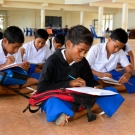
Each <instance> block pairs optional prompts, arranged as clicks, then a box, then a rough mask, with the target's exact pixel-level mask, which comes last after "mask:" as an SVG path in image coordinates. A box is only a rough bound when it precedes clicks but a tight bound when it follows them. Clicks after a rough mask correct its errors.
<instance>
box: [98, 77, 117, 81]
mask: <svg viewBox="0 0 135 135" xmlns="http://www.w3.org/2000/svg"><path fill="white" fill-rule="evenodd" d="M98 78H99V79H101V80H105V81H110V82H119V81H118V80H114V79H113V78H109V77H103V78H100V77H98Z"/></svg>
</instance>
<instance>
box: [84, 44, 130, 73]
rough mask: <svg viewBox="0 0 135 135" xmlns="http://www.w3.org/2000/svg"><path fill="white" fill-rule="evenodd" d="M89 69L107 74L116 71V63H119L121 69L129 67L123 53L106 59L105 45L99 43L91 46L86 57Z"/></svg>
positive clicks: (121, 51) (120, 52)
mask: <svg viewBox="0 0 135 135" xmlns="http://www.w3.org/2000/svg"><path fill="white" fill-rule="evenodd" d="M86 59H87V60H88V63H89V65H90V66H91V68H92V69H93V70H95V71H98V72H109V71H111V70H113V69H116V67H117V63H120V64H121V65H122V67H126V66H128V65H130V63H129V61H128V59H127V57H126V55H125V53H124V51H123V50H122V49H121V50H120V51H118V52H116V53H114V54H111V55H110V57H109V59H107V51H106V43H100V44H96V45H94V46H92V47H91V48H90V50H89V52H88V54H87V56H86Z"/></svg>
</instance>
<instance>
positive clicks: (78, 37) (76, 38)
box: [65, 25, 93, 46]
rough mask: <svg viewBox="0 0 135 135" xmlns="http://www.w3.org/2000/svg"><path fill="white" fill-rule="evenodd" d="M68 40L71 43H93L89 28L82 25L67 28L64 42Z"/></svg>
mask: <svg viewBox="0 0 135 135" xmlns="http://www.w3.org/2000/svg"><path fill="white" fill-rule="evenodd" d="M68 40H70V41H71V42H72V43H73V45H77V44H79V43H85V44H87V45H89V46H91V45H92V43H93V35H92V34H91V32H90V30H89V29H87V28H86V27H84V26H83V25H76V26H73V27H71V28H70V29H69V30H68V32H67V35H66V37H65V42H67V41H68Z"/></svg>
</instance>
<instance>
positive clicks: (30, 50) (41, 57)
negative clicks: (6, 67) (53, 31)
mask: <svg viewBox="0 0 135 135" xmlns="http://www.w3.org/2000/svg"><path fill="white" fill-rule="evenodd" d="M22 47H23V48H24V49H25V54H24V56H23V60H24V61H28V62H30V63H35V64H37V63H44V62H45V61H46V59H47V58H48V57H49V56H50V55H51V52H50V49H49V48H48V46H47V45H46V44H45V45H44V46H43V47H42V48H41V49H39V50H38V51H37V49H36V47H35V46H34V40H33V41H31V42H28V43H26V44H24V45H23V46H22Z"/></svg>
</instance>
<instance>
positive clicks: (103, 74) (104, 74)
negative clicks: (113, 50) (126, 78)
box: [101, 73, 112, 78]
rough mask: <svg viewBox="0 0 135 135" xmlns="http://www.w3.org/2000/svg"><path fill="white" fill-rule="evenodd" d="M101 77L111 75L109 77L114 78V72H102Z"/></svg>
mask: <svg viewBox="0 0 135 135" xmlns="http://www.w3.org/2000/svg"><path fill="white" fill-rule="evenodd" d="M101 77H109V78H112V74H110V73H102V74H101Z"/></svg>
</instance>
